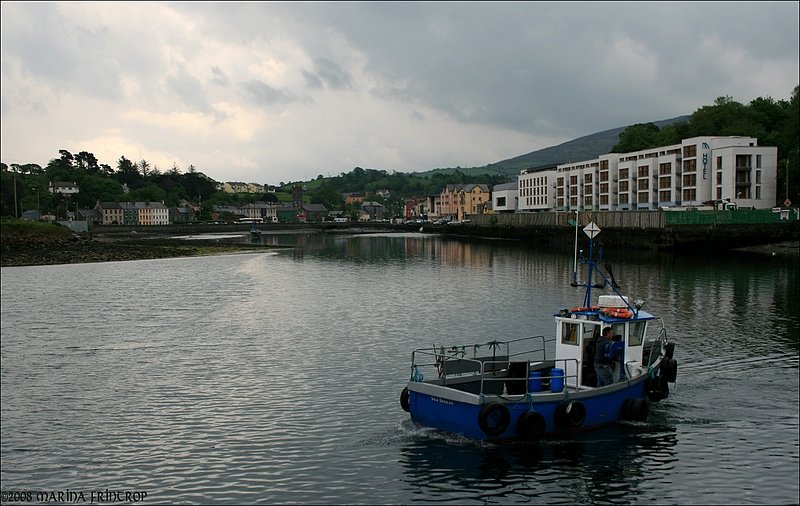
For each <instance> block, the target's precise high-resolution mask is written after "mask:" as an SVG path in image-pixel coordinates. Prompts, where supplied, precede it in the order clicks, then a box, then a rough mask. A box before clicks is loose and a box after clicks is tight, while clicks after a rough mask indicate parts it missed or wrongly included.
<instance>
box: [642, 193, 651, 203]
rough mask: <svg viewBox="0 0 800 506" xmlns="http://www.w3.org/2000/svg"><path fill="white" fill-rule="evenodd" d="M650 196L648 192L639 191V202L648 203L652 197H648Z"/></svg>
mask: <svg viewBox="0 0 800 506" xmlns="http://www.w3.org/2000/svg"><path fill="white" fill-rule="evenodd" d="M649 196H650V194H649V193H647V192H641V193H639V203H640V204H647V203H648V202H650V199H649V198H648V197H649Z"/></svg>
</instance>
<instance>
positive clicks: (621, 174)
mask: <svg viewBox="0 0 800 506" xmlns="http://www.w3.org/2000/svg"><path fill="white" fill-rule="evenodd" d="M619 178H620V179H628V169H619Z"/></svg>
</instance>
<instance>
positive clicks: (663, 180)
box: [658, 176, 672, 188]
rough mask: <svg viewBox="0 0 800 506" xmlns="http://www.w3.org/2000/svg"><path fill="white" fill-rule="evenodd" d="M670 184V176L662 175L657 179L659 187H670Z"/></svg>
mask: <svg viewBox="0 0 800 506" xmlns="http://www.w3.org/2000/svg"><path fill="white" fill-rule="evenodd" d="M671 186H672V176H667V177H662V178H661V179H659V180H658V187H659V188H670V187H671Z"/></svg>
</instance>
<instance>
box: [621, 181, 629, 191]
mask: <svg viewBox="0 0 800 506" xmlns="http://www.w3.org/2000/svg"><path fill="white" fill-rule="evenodd" d="M619 192H620V193H623V192H625V193H628V182H627V181H620V182H619Z"/></svg>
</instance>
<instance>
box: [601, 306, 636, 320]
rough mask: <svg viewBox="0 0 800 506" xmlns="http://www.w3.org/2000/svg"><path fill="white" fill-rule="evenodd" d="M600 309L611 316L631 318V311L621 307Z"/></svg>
mask: <svg viewBox="0 0 800 506" xmlns="http://www.w3.org/2000/svg"><path fill="white" fill-rule="evenodd" d="M600 311H602V312H603V313H605V315H606V316H610V317H611V318H633V311H631V310H630V309H625V308H621V307H604V308H603V309H601V310H600Z"/></svg>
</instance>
